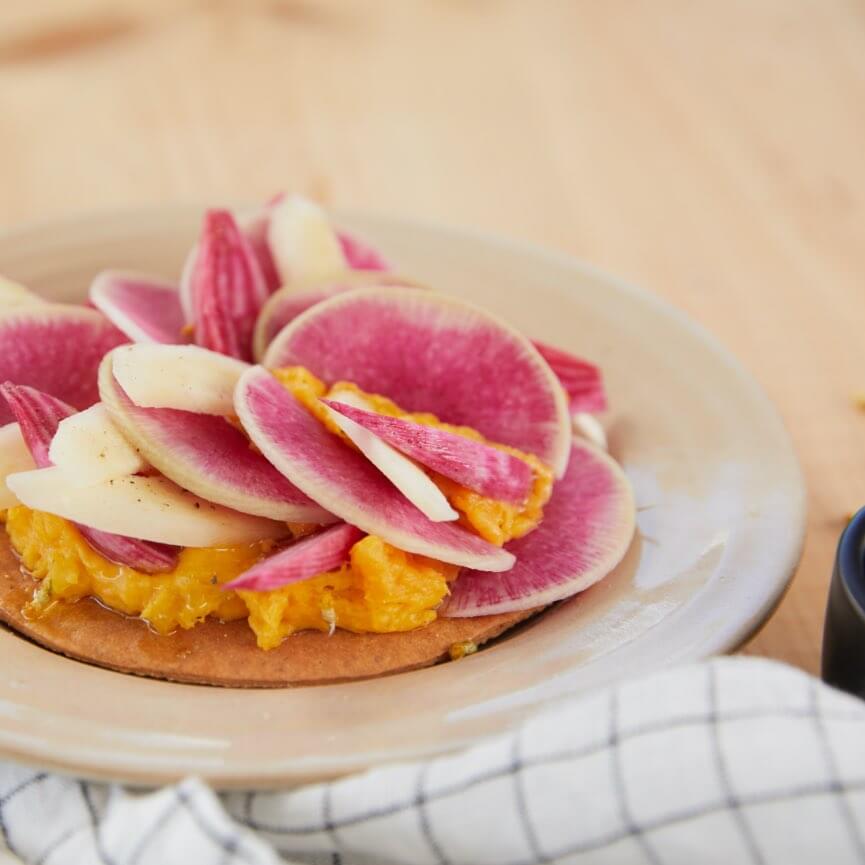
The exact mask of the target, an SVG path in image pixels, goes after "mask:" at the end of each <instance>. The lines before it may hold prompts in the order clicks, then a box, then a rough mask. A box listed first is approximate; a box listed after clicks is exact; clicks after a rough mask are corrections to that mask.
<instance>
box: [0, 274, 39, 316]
mask: <svg viewBox="0 0 865 865" xmlns="http://www.w3.org/2000/svg"><path fill="white" fill-rule="evenodd" d="M43 303H46V301H45V300H43V299H42V298H41V297H39V295H38V294H35V293H34V292H32V291H30V289H29V288H25V287H24V286H23V285H21V284H20V283H18V282H14V281H13V280H11V279H7V278H6V277H5V276H0V309H11V308H12V307H13V306H34V305H38V304H43Z"/></svg>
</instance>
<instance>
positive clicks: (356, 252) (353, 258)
mask: <svg viewBox="0 0 865 865" xmlns="http://www.w3.org/2000/svg"><path fill="white" fill-rule="evenodd" d="M336 237H337V240H339V245H340V247H341V248H342V254H343V256H344V257H345V261H346V264H348V266H349V268H351V269H352V270H390V265H389V264H388V262H387V259H385V257H384V256H383V255H382V254H381V253H380V252H379V251H378V250H377V249H373V248H372V247H371V246H370V245H369V244H367V243H364V242H363V241H361V240H358V239H357V238H356V237H354V236H352V235H351V234H347V233H346V232H344V231H340V232H337V235H336Z"/></svg>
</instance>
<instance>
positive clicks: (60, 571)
mask: <svg viewBox="0 0 865 865" xmlns="http://www.w3.org/2000/svg"><path fill="white" fill-rule="evenodd" d="M274 374H275V375H276V377H277V378H278V379H279V381H280V382H281V383H282V384H283V386H284V387H285V388H286V389H287V390H289V391H290V392H291V393H292V394H293V395H294V397H295V398H296V399H297V400H298V401H299V402H300V403H301V404H302V405H303V406H304V407H305V408H306V409H307V410H308V411H309V412H310V413H312V414H313V415H314V416H315V417H316V418H317V419H318V420H319V421H321V423H322V424H324V425H325V427H326V428H327V429H328V430H329V431H330V432H332V433H333V434H334V435H339V436H340V437H342V438H343V439H345V436H344V434H343V433H342V431H341V430H340V429H339V427H337V426H336V424H334V423H333V421H332V420H331V419H330V416H329V413H328V410H327V408H326V406H324V405H323V404H322V403H321V402H320V400H321V398H322V397H331V398H334V399H338V398H339V394H340V392H342V393H345V392H346V391H347V390H350V391H353V392H355V393H357V394H359V395H360V396H362V397H363V398H364V399H365V400H366V401H367V402H368V403H369V404H370V406H371V407H372V408H373V409H374V410H375V411H378V412H381V413H382V414H387V415H390V416H392V417H400V418H406V419H409V420H412V421H415V422H417V423H421V424H425V425H427V426H434V427H439V428H441V429H446V430H449V431H451V432H455V433H457V434H459V435H462V436H466V437H467V438H472V439H475V440H477V441H482V442H485V443H486V444H490V445H491V446H493V447H497V448H501V449H502V450H505V451H507V452H508V453H511V454H513V455H514V456H517V457H519V458H520V459H522V460H525V461H526V462H527V463H528V464H529V465H530V466H531V468H532V471H533V473H534V483H533V486H532V488H531V490H530V492H529V495H528V497H527V499H526V501H525V502H523V503H521V504H518V505H515V504H512V503H508V502H501V501H496V500H493V499H490V498H486V497H484V496H482V495H480V494H478V493H476V492H474V491H472V490H469V489H467V488H465V487H463V486H460V485H459V484H457V483H455V482H453V481H451V480H449V479H448V478H444V477H441V476H440V475H437V474H436V473H434V472H430V477H431V478H432V479H433V481H434V482H435V483H436V484H437V485H438V487H439V488H440V489H441V490H442V492H443V493H444V494H445V496H446V497H447V499H448V500H449V501H450V503H451V505H452V506H453V507H454V508H455V509H456V510H457V511H458V512H459V514H460V522H461V523H462V524H463V525H465V526H466V527H467V528H469V529H470V530H471V531H474V532H475V533H477V534H478V535H480V536H481V537H483V538H485V539H486V540H487V541H489V542H491V543H494V544H497V545H502V544H505V543H507V541H509V540H512V539H514V538H518V537H522V536H523V535H525V534H527V533H528V532H529V531H531V530H532V529H533V528H535V527H536V526H537V525H538V523H539V522H540V520H541V518H542V516H543V508H544V505H545V504H546V503H547V501H548V500H549V497H550V494H551V492H552V485H553V476H552V472H551V471H550V469H549V468H548V467H547V466H546V465H544V464H543V463H542V462H541V461H540V460H538V459H537V458H536V457H534V456H533V455H531V454H526V453H523V452H521V451H518V450H516V449H515V448H511V447H508V446H506V445H501V444H497V443H495V442H487V441H486V439H484V437H483V436H481V434H480V433H478V432H477V431H475V430H473V429H471V428H469V427H457V426H451V425H449V424H446V423H442V422H441V421H439V419H438V418H437V417H436V416H435V415H432V414H427V413H410V412H406V411H403V410H402V409H401V408H400V407H399V406H398V405H396V403H394V402H392V401H391V400H390V399H388V398H387V397H384V396H380V395H378V394H368V393H365V392H364V391H361V390H360V389H359V388H358V387H357V386H356V385H354V384H351V383H349V382H337V383H336V384H334V385H333V386H332V387H331V388H328V387H327V386H326V385H325V383H324V382H322V381H321V380H319V379H318V378H316V377H315V376H314V375H312V373H310V372H309V371H308V370H306V369H304V368H303V367H289V368H287V369H282V370H277V371H276V372H275V373H274ZM345 440H346V441H348V440H347V439H345ZM348 443H349V444H351V443H350V442H348ZM353 446H354V445H352V447H353ZM2 517H3V514H2V512H0V518H2ZM5 522H6V531H7V532H8V534H9V538H10V540H11V542H12V546H13V547H14V548H15V550H16V551H17V552H18V555H19V556H20V557H21V563H22V565H23V567H24V568H25V569H26V570H27V571H28V572H29V573H30V574H32V575H33V576H34V577H35V578H37V579H38V580H40V581H41V582H40V585H39V587H38V589H37V590H36V592H35V593H34V596H33V600H32V602H31V603H30V604H29V605H28V607H27V609H26V611H25V612H26V614H27V615H29V616H32V617H37V616H42V615H50V613H51V611H52V609H54V607H56V606H57V604H58V603H62V602H75V601H78V600H81V599H82V598H86V597H93V598H97V599H98V600H99V601H101V602H102V603H104V604H105V605H107V606H108V607H111V608H112V609H114V610H117V611H119V612H121V613H125V614H127V615H130V616H140V617H141V618H143V619H145V620H146V621H147V622H148V623H149V624H150V626H151V627H152V628H153V629H154V630H156V631H158V632H159V633H163V634H167V633H171V632H172V631H174V630H176V629H177V628H192V627H194V626H195V625H196V624H198V622H200V621H202V620H203V619H205V618H207V617H208V616H212V617H214V618H217V619H220V620H222V621H234V620H237V619H243V618H245V619H247V620H248V622H249V625H250V627H251V628H252V630H253V632H254V633H255V636H256V640H257V642H258V645H259V646H260V647H261V648H262V649H272V648H275V647H276V646H278V645H279V644H280V643H281V642H282V641H283V640H284V639H285V638H286V637H288V636H290V635H291V634H292V633H294V632H296V631H301V630H309V629H315V630H319V631H332V629H333V628H335V627H340V628H344V629H346V630H349V631H356V632H374V633H387V632H391V631H410V630H413V629H415V628H420V627H423V626H424V625H428V624H430V623H431V622H432V621H433V620H434V619H435V618H436V608H437V607H438V606H439V604H440V603H441V602H442V600H443V599H444V598H445V596H446V595H447V594H448V584H449V583H450V582H452V581H453V580H455V579H456V577H457V575H458V573H459V568H458V567H456V566H454V565H449V564H445V563H443V562H439V561H436V560H433V559H428V558H425V557H424V556H418V555H414V554H411V553H406V552H404V551H402V550H399V549H397V548H396V547H393V546H391V545H390V544H388V543H387V542H386V541H384V540H383V539H382V538H379V537H375V536H372V535H370V536H367V537H365V538H363V539H362V540H360V541H358V543H356V544H355V545H354V547H352V549H351V552H350V560H349V561H348V562H347V563H346V564H345V565H343V566H342V567H341V568H340V569H338V570H336V571H332V572H328V573H324V574H318V575H316V576H314V577H310V578H309V579H307V580H303V581H301V582H299V583H295V584H293V585H290V586H284V587H283V588H280V589H275V590H273V591H269V592H251V591H245V590H241V591H238V592H235V591H231V590H225V589H223V588H222V584H224V583H227V582H230V581H231V580H233V579H234V578H235V577H237V576H239V575H240V574H241V573H243V572H244V571H246V570H248V569H249V568H250V567H251V566H252V565H254V564H255V563H256V562H258V561H259V560H261V559H262V558H264V557H265V556H267V555H269V554H270V553H272V552H274V551H275V549H276V548H278V542H274V541H272V540H263V541H260V542H258V543H254V544H247V545H243V546H234V547H224V548H219V549H216V548H209V549H192V548H189V549H184V550H182V551H181V553H180V556H179V559H178V562H177V565H176V567H175V568H174V569H173V570H172V571H168V572H166V573H161V574H147V573H142V572H140V571H136V570H134V569H133V568H130V567H127V566H124V565H118V564H116V563H114V562H111V561H109V560H108V559H106V558H104V557H103V556H101V555H100V554H99V553H97V552H96V551H95V550H94V549H93V548H92V547H91V546H90V545H89V544H88V543H87V542H86V541H85V540H84V538H83V537H82V536H81V534H80V533H79V532H78V530H77V529H76V528H75V526H74V525H73V524H72V523H71V522H69V521H68V520H64V519H62V518H60V517H57V516H53V515H51V514H46V513H42V512H39V511H33V510H30V509H29V508H26V507H23V506H19V507H13V508H10V509H9V510H8V511H7V512H6V515H5ZM312 529H314V527H310V526H301V525H297V526H290V527H287V529H286V533H287V536H289V535H292V536H294V537H301V536H303V535H305V534H308V533H309V532H310V530H312Z"/></svg>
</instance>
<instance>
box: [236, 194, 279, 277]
mask: <svg viewBox="0 0 865 865" xmlns="http://www.w3.org/2000/svg"><path fill="white" fill-rule="evenodd" d="M281 200H282V199H281V197H279V196H277V198H276V199H275V200H274V201H273V202H269V203H268V204H267V205H266V206H265V207H263V208H262V209H261V211H260V212H259V213H257V214H256V215H255V216H253V217H252V218H251V219H250V220H249V221H248V222H247V223H246V224H245V225H244V226H243V233H244V234H245V235H246V237H247V239H248V240H249V245H250V246H251V247H252V251H253V253H254V254H255V257H256V259H257V260H258V266H259V268H260V269H261V275H262V276H263V277H264V283H265V285H266V286H267V290H268V292H270V293H272V292H274V291H276V290H277V289H278V288H279V287H280V286H281V285H282V279H281V278H280V276H279V271H278V270H277V269H276V262H275V261H274V260H273V255H272V254H271V251H270V245H269V244H268V242H267V226H268V223H269V222H270V208H271V207H272V205H273V204H276V203H278V202H279V201H281Z"/></svg>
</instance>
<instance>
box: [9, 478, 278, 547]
mask: <svg viewBox="0 0 865 865" xmlns="http://www.w3.org/2000/svg"><path fill="white" fill-rule="evenodd" d="M6 483H7V485H8V487H9V489H10V490H12V492H13V493H15V495H16V496H17V497H18V498H19V499H20V501H21V502H23V503H24V504H25V505H27V507H29V508H33V509H35V510H39V511H47V512H48V513H51V514H56V515H57V516H59V517H63V518H65V519H67V520H83V521H84V522H86V523H87V524H88V525H91V526H93V527H95V528H98V530H99V531H104V532H111V533H112V534H119V535H129V534H130V533H135V534H136V535H141V536H143V539H144V540H146V541H150V542H156V543H162V544H172V545H174V546H178V547H219V546H226V545H229V544H246V543H254V542H255V541H259V540H261V539H262V538H277V537H281V536H283V535H285V534H286V528H285V525H284V524H283V523H279V522H274V521H272V520H265V519H262V518H261V517H253V516H250V515H249V514H240V513H237V512H236V511H232V510H229V509H228V508H223V507H221V506H220V505H216V504H214V503H213V502H208V501H205V500H204V499H201V498H198V496H194V495H193V494H192V493H189V492H187V491H186V490H182V489H181V488H180V487H179V486H177V485H176V484H174V483H172V482H171V481H170V480H168V479H167V478H164V477H160V476H159V475H154V476H152V477H143V476H141V475H134V476H131V477H125V478H117V479H115V480H113V481H108V482H106V483H102V484H94V485H93V486H89V487H76V486H71V485H70V484H69V483H68V482H67V479H66V476H65V475H64V474H63V471H62V469H59V468H57V467H56V466H54V467H51V468H44V469H36V470H35V471H31V472H19V473H18V474H13V475H9V477H8V478H7V479H6Z"/></svg>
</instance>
